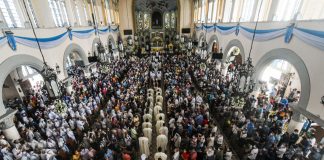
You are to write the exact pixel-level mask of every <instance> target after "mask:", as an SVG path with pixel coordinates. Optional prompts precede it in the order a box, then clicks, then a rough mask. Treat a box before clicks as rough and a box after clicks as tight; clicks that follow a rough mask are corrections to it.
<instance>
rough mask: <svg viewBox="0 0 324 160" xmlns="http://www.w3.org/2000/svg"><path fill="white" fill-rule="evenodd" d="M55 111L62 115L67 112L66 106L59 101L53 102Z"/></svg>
mask: <svg viewBox="0 0 324 160" xmlns="http://www.w3.org/2000/svg"><path fill="white" fill-rule="evenodd" d="M54 105H55V110H56V112H57V113H59V114H61V115H63V114H64V113H66V111H67V106H66V104H65V103H63V102H62V101H61V100H56V101H55V104H54Z"/></svg>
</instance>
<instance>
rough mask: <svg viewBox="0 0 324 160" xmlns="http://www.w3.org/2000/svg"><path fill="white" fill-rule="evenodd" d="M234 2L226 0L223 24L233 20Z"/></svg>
mask: <svg viewBox="0 0 324 160" xmlns="http://www.w3.org/2000/svg"><path fill="white" fill-rule="evenodd" d="M232 5H233V0H226V1H225V7H224V16H223V22H229V21H230V19H231V13H232Z"/></svg>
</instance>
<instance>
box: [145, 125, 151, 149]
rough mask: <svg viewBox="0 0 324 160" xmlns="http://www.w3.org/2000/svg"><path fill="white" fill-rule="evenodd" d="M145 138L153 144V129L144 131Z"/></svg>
mask: <svg viewBox="0 0 324 160" xmlns="http://www.w3.org/2000/svg"><path fill="white" fill-rule="evenodd" d="M143 134H144V137H146V138H148V140H149V144H150V145H151V144H152V129H151V128H144V129H143Z"/></svg>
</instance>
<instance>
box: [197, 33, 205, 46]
mask: <svg viewBox="0 0 324 160" xmlns="http://www.w3.org/2000/svg"><path fill="white" fill-rule="evenodd" d="M204 41H205V33H204V32H201V33H200V35H199V39H198V46H199V47H202V45H203V42H204Z"/></svg>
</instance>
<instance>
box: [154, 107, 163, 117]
mask: <svg viewBox="0 0 324 160" xmlns="http://www.w3.org/2000/svg"><path fill="white" fill-rule="evenodd" d="M160 111H162V107H161V106H155V107H154V116H155V117H156V116H157V114H159V113H160Z"/></svg>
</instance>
